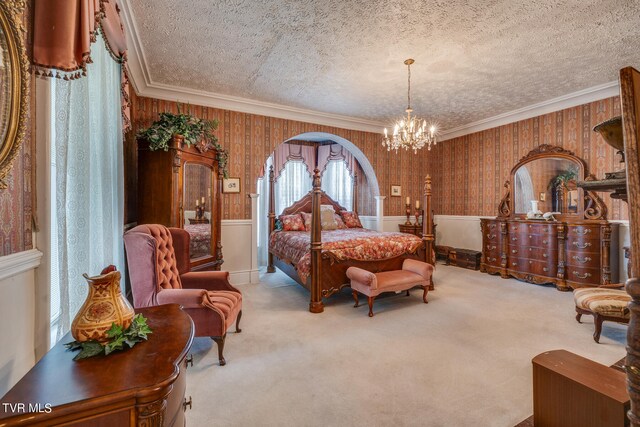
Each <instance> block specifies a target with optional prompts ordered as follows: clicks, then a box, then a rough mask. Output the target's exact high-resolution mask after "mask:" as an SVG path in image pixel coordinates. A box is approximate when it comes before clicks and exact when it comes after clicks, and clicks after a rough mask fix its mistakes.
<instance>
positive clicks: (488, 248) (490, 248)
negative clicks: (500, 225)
mask: <svg viewBox="0 0 640 427" xmlns="http://www.w3.org/2000/svg"><path fill="white" fill-rule="evenodd" d="M495 248H496V247H495V246H491V245H487V250H489V251H492V250H494V249H495Z"/></svg>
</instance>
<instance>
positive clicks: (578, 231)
mask: <svg viewBox="0 0 640 427" xmlns="http://www.w3.org/2000/svg"><path fill="white" fill-rule="evenodd" d="M575 232H576V234H580V235H582V236H584V235H585V234H589V233H591V229H590V228H585V229H584V230H580V229H578V228H576V229H575Z"/></svg>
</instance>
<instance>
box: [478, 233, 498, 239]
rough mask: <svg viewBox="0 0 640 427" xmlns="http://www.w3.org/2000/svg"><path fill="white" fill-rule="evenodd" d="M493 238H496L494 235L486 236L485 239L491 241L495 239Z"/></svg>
mask: <svg viewBox="0 0 640 427" xmlns="http://www.w3.org/2000/svg"><path fill="white" fill-rule="evenodd" d="M476 236H477V234H476ZM495 238H496V235H495V234H487V239H489V240H493V239H495Z"/></svg>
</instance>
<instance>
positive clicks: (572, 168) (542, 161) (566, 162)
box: [498, 144, 607, 219]
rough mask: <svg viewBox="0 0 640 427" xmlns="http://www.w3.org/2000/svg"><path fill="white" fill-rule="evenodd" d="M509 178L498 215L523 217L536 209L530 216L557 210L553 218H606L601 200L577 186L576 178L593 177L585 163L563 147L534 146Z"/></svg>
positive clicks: (502, 216) (539, 215)
mask: <svg viewBox="0 0 640 427" xmlns="http://www.w3.org/2000/svg"><path fill="white" fill-rule="evenodd" d="M510 178H511V180H510V181H507V182H506V183H505V185H504V186H505V188H506V189H507V191H506V193H505V196H504V197H503V198H502V201H501V202H500V205H499V206H498V217H500V218H511V219H525V218H527V214H528V213H530V212H536V211H537V212H538V215H537V216H536V217H534V218H531V219H543V218H542V214H544V213H547V212H556V214H554V217H555V218H562V217H567V218H574V219H606V215H607V208H606V206H605V205H604V203H603V202H602V200H600V198H599V197H598V196H597V195H596V194H595V193H593V192H591V191H585V190H583V189H582V188H579V187H578V186H577V182H578V181H584V180H587V181H589V180H593V179H595V178H594V177H593V176H592V175H588V172H587V165H586V163H585V162H584V160H582V159H581V158H580V157H578V156H576V155H575V154H573V153H572V152H571V151H567V150H565V149H563V148H562V147H557V146H554V145H547V144H542V145H540V146H538V147H536V148H535V149H533V150H532V151H530V152H529V154H527V155H526V156H524V157H523V158H522V159H520V161H519V162H518V163H517V164H516V165H515V166H514V167H513V168H512V169H511V175H510ZM558 212H559V213H558Z"/></svg>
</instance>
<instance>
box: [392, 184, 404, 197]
mask: <svg viewBox="0 0 640 427" xmlns="http://www.w3.org/2000/svg"><path fill="white" fill-rule="evenodd" d="M401 195H402V187H401V186H399V185H392V186H391V197H400V196H401Z"/></svg>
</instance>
